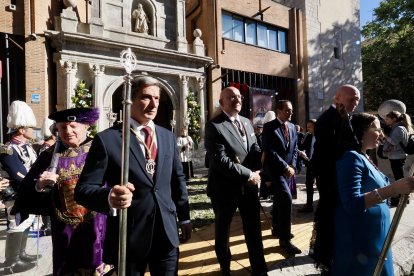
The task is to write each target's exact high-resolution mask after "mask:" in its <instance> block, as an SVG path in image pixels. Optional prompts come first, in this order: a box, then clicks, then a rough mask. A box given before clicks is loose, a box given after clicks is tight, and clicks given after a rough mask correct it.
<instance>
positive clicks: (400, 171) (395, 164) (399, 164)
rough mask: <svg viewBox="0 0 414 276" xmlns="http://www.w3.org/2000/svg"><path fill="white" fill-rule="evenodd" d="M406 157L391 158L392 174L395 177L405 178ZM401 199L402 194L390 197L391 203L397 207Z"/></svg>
mask: <svg viewBox="0 0 414 276" xmlns="http://www.w3.org/2000/svg"><path fill="white" fill-rule="evenodd" d="M405 160H406V159H405V158H404V159H390V165H391V170H392V174H393V175H394V179H395V180H398V179H401V178H404V165H405ZM399 200H400V196H396V197H391V198H390V201H389V203H390V205H391V206H394V207H396V206H397V205H398V202H399Z"/></svg>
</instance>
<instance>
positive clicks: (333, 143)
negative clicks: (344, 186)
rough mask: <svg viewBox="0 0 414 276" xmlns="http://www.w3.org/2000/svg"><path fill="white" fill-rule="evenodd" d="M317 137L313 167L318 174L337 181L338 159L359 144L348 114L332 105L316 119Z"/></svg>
mask: <svg viewBox="0 0 414 276" xmlns="http://www.w3.org/2000/svg"><path fill="white" fill-rule="evenodd" d="M315 139H316V141H315V144H314V152H313V157H312V167H313V168H314V169H315V172H316V174H317V176H321V175H322V176H323V177H326V176H328V177H331V178H332V181H336V180H335V171H336V160H337V159H339V158H340V157H341V156H342V155H343V154H344V153H345V152H346V151H348V150H354V149H356V147H357V144H358V142H357V140H356V138H355V136H354V134H353V130H352V126H351V123H350V120H349V118H348V116H347V115H346V114H345V115H341V114H340V113H339V112H338V110H337V109H336V108H334V107H333V106H331V107H330V108H329V109H327V110H326V111H325V112H323V113H322V115H321V116H320V117H319V118H318V120H317V121H316V124H315Z"/></svg>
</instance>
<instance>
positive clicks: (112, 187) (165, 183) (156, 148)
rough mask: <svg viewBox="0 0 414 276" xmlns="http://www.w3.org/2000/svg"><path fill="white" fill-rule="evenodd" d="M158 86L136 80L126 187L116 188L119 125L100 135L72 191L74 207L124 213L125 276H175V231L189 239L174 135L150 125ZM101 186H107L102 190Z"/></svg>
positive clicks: (109, 244) (112, 232) (110, 230)
mask: <svg viewBox="0 0 414 276" xmlns="http://www.w3.org/2000/svg"><path fill="white" fill-rule="evenodd" d="M160 90H161V88H160V84H159V82H158V81H157V80H156V79H154V78H151V77H147V76H144V77H139V78H137V79H135V80H133V81H132V87H131V100H132V106H131V127H130V131H131V138H130V145H131V146H130V148H129V153H130V158H129V164H130V165H129V180H128V181H129V183H128V184H127V185H120V184H119V183H120V180H121V168H122V162H121V160H122V156H121V148H122V143H125V141H123V139H122V126H121V125H116V126H114V127H112V128H109V129H107V130H105V131H103V132H101V133H98V134H97V135H96V136H95V138H94V141H93V143H92V147H91V149H90V152H89V155H88V158H87V160H86V164H85V167H84V169H83V171H82V174H81V177H80V179H79V182H78V185H77V187H76V189H75V199H76V201H77V202H78V203H80V204H82V205H84V206H85V207H87V208H90V209H92V210H95V211H98V212H102V213H109V212H110V209H111V208H116V209H125V208H128V211H127V212H128V214H127V217H128V220H127V244H126V252H127V254H126V275H144V273H145V270H146V268H147V265H148V266H149V270H150V272H151V274H152V275H176V273H177V270H178V244H179V237H178V229H177V222H176V221H177V217H178V219H179V221H180V227H181V242H186V241H187V240H188V239H189V238H190V237H191V223H190V215H189V204H188V194H187V189H186V182H185V175H184V173H183V169H182V165H181V162H180V159H179V156H178V151H177V144H176V141H175V137H174V135H173V133H171V132H170V131H169V130H166V129H164V128H162V127H160V126H157V125H155V124H154V122H153V119H154V118H155V116H156V115H157V110H158V105H159V99H160ZM105 184H106V185H107V186H105ZM118 232H119V217H108V220H107V230H106V237H107V238H106V239H105V247H104V261H105V262H106V263H109V264H114V265H115V266H118V264H117V257H118V256H117V250H116V248H118V236H119V234H118Z"/></svg>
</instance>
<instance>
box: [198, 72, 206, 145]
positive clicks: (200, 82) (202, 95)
mask: <svg viewBox="0 0 414 276" xmlns="http://www.w3.org/2000/svg"><path fill="white" fill-rule="evenodd" d="M196 80H197V84H198V102H199V103H200V113H201V114H200V115H201V117H200V137H201V140H202V141H203V140H204V125H205V124H206V115H205V113H206V112H205V100H206V97H205V89H204V85H205V80H206V79H205V78H204V77H197V78H196Z"/></svg>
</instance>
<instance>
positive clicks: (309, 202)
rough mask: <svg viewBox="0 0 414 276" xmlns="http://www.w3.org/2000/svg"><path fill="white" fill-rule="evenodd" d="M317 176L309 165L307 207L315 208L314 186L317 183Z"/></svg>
mask: <svg viewBox="0 0 414 276" xmlns="http://www.w3.org/2000/svg"><path fill="white" fill-rule="evenodd" d="M315 180H316V176H315V173H314V171H313V170H312V167H311V165H310V164H309V165H308V166H307V167H306V182H305V185H306V206H308V207H313V193H314V189H313V184H314V183H315Z"/></svg>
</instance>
